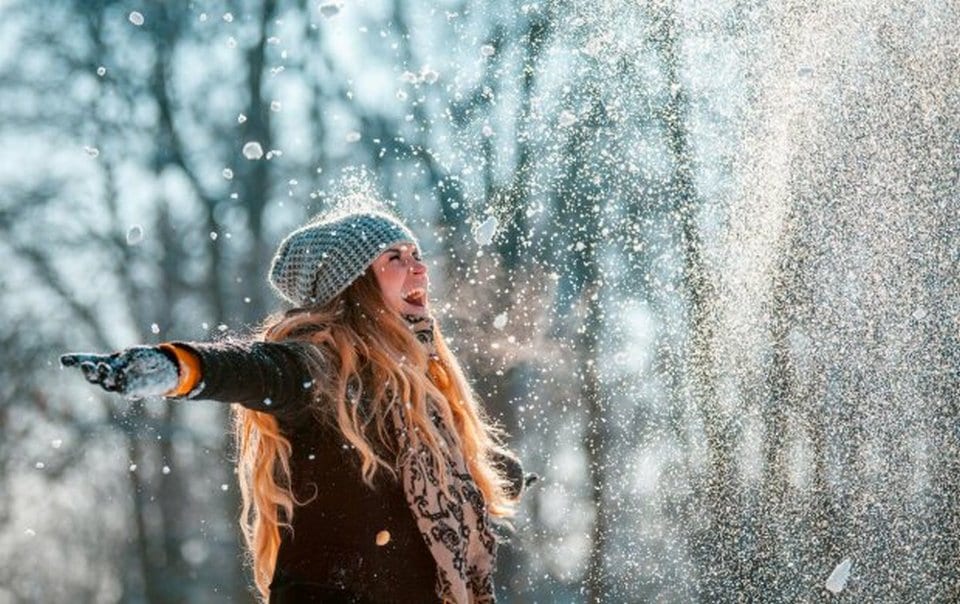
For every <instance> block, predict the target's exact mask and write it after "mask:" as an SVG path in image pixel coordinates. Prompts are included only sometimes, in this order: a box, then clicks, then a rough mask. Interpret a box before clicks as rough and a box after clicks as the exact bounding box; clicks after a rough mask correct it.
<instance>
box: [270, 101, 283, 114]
mask: <svg viewBox="0 0 960 604" xmlns="http://www.w3.org/2000/svg"><path fill="white" fill-rule="evenodd" d="M282 108H283V105H282V104H280V101H270V111H273V112H274V113H278V112H279V111H280V110H281V109H282Z"/></svg>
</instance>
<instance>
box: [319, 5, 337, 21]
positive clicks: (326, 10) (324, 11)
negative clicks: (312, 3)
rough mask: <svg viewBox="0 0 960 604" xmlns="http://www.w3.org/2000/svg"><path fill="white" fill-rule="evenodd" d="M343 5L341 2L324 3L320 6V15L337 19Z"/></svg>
mask: <svg viewBox="0 0 960 604" xmlns="http://www.w3.org/2000/svg"><path fill="white" fill-rule="evenodd" d="M342 6H343V5H342V4H340V3H339V2H324V3H323V4H321V5H320V14H321V15H323V16H324V17H326V18H327V19H329V18H330V17H335V16H336V15H337V14H339V13H340V8H341V7H342Z"/></svg>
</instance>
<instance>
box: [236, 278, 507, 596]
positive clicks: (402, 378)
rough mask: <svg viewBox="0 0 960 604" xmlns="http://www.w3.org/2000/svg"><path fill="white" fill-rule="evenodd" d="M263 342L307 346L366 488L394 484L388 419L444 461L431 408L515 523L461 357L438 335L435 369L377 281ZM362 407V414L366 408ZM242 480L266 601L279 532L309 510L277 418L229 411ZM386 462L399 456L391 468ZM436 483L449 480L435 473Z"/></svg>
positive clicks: (288, 318) (251, 554) (495, 509)
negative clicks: (297, 490) (380, 481)
mask: <svg viewBox="0 0 960 604" xmlns="http://www.w3.org/2000/svg"><path fill="white" fill-rule="evenodd" d="M258 339H262V340H263V341H267V342H284V341H286V342H297V343H309V344H312V346H298V347H297V348H298V350H301V351H302V352H303V357H304V359H305V361H306V364H307V366H308V367H309V368H310V372H311V375H312V377H313V384H312V387H313V393H314V394H315V397H314V403H313V405H314V406H315V411H316V413H315V414H314V415H315V416H316V417H317V421H325V420H326V421H329V422H330V423H331V424H332V425H333V426H334V427H335V428H337V429H338V430H339V431H340V433H341V434H342V436H343V438H344V439H345V441H346V442H347V443H349V444H350V445H352V446H353V447H354V449H355V450H356V452H357V455H358V456H359V461H360V474H361V478H362V480H363V481H364V482H365V483H367V484H368V485H370V486H371V487H372V486H373V479H374V476H375V475H376V474H377V472H378V471H380V470H383V471H385V472H387V473H388V474H390V475H392V476H393V477H396V469H397V457H398V456H399V454H400V452H399V451H397V450H396V443H395V439H394V438H393V437H392V434H393V429H392V423H391V420H390V418H389V414H391V413H396V406H397V405H401V404H402V405H405V406H406V407H407V410H408V411H407V412H406V413H403V414H400V417H402V418H403V421H404V422H405V424H406V426H405V427H406V434H407V435H408V436H409V437H410V441H411V442H410V445H411V446H413V447H414V448H416V447H418V446H420V445H421V444H422V445H425V446H427V447H428V448H429V449H430V450H431V452H432V453H433V459H434V461H435V463H436V464H437V465H438V466H439V464H440V463H441V460H442V459H443V456H442V455H441V453H440V446H439V442H438V440H437V438H438V437H437V436H436V431H435V430H434V428H433V426H432V424H431V420H430V416H429V414H428V411H427V401H428V400H432V401H433V402H434V403H435V408H436V409H437V410H438V411H439V412H440V415H441V416H442V417H443V418H444V421H446V422H447V423H448V425H449V426H452V427H453V428H455V430H454V431H451V432H454V438H455V439H457V440H458V443H457V444H459V446H460V449H461V451H462V453H463V458H464V460H466V463H467V467H468V468H469V470H470V474H471V476H472V477H473V479H474V481H475V482H476V484H477V487H478V488H479V489H480V491H481V493H483V496H484V500H485V502H486V505H487V510H488V511H489V512H490V514H491V515H493V516H497V517H507V516H512V515H513V513H514V508H515V505H516V500H515V499H511V497H510V496H509V495H507V492H508V491H507V488H506V487H507V484H506V480H505V478H504V477H503V476H502V475H501V474H500V472H499V471H498V470H497V468H496V467H495V466H494V464H493V462H492V456H493V455H494V454H495V453H498V452H501V451H503V447H502V444H501V436H502V435H501V433H500V431H499V430H498V429H497V428H495V427H493V425H492V424H491V423H490V422H489V420H488V419H487V417H486V416H485V414H484V413H483V411H482V410H481V409H480V407H479V405H477V403H476V400H475V398H474V395H473V392H472V390H471V388H470V386H469V384H468V383H467V380H466V378H465V377H464V373H463V370H462V368H461V367H460V364H459V363H458V362H457V359H456V357H454V356H453V354H452V353H451V352H450V349H449V348H448V347H447V345H446V342H445V341H444V339H443V335H442V334H441V333H440V329H439V327H437V328H436V329H435V344H436V349H437V354H438V356H439V362H437V361H430V360H429V359H428V357H427V354H426V352H425V351H424V349H423V347H422V346H421V345H420V344H419V342H418V341H417V339H416V337H415V336H414V335H413V333H412V332H411V330H410V329H409V327H408V326H407V325H406V324H405V322H404V320H403V319H402V318H401V317H399V316H398V315H397V314H396V313H394V312H391V311H388V310H387V307H386V305H385V303H384V300H383V297H382V296H381V294H380V289H379V286H378V285H377V282H376V277H375V275H374V274H373V272H372V271H371V270H368V271H367V272H366V273H365V274H364V275H363V276H362V277H360V278H359V279H357V281H355V282H354V283H353V284H352V285H351V286H350V287H349V288H347V290H346V291H345V292H344V293H343V294H341V295H339V296H338V297H337V298H336V299H334V300H333V301H331V302H329V303H327V304H325V305H322V306H316V307H303V308H295V309H293V310H290V311H288V312H286V313H283V314H279V315H274V316H271V317H268V318H267V319H266V321H265V322H264V325H263V327H262V329H261V331H260V333H259V337H258ZM361 400H362V401H363V404H362V405H361V404H357V403H359V402H360V401H361ZM232 407H233V415H234V428H235V434H236V443H237V475H238V478H239V481H240V494H241V497H242V503H243V507H242V511H241V516H240V527H241V530H242V532H243V536H244V540H245V542H246V546H247V554H248V561H249V562H250V564H251V566H252V567H253V573H254V580H255V582H256V585H257V589H258V590H259V592H260V595H261V596H262V597H263V599H264V600H267V599H268V598H269V584H270V581H271V579H272V576H273V572H274V567H275V565H276V559H277V553H278V551H279V549H280V529H281V527H285V528H286V529H289V530H292V527H291V525H290V524H291V522H292V519H293V515H294V509H295V507H296V506H297V505H303V503H304V502H301V501H298V500H296V498H295V496H294V494H293V492H292V490H291V480H290V454H291V451H292V445H291V443H290V441H289V440H288V439H287V438H286V437H285V436H284V435H283V433H282V432H281V431H280V428H279V425H278V423H277V420H276V418H275V417H274V416H272V415H270V414H267V413H262V412H258V411H253V410H251V409H247V408H245V407H242V406H241V405H239V404H234V405H233V406H232ZM383 452H388V453H391V454H392V455H393V459H385V458H384V455H383ZM437 470H438V472H437V474H438V475H439V476H444V475H445V473H444V472H442V471H440V468H439V467H437Z"/></svg>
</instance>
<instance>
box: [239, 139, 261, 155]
mask: <svg viewBox="0 0 960 604" xmlns="http://www.w3.org/2000/svg"><path fill="white" fill-rule="evenodd" d="M243 156H244V157H246V158H247V159H260V158H261V157H263V147H261V146H260V143H258V142H257V141H250V142H248V143H247V144H245V145H244V146H243Z"/></svg>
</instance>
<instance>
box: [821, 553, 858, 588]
mask: <svg viewBox="0 0 960 604" xmlns="http://www.w3.org/2000/svg"><path fill="white" fill-rule="evenodd" d="M852 565H853V561H852V560H850V558H844V559H843V562H841V563H840V564H838V565H837V567H836V568H835V569H833V572H832V573H830V576H829V577H827V584H826V586H825V587H826V588H827V591H829V592H830V593H833V594H838V593H840V592H841V591H843V588H844V587H846V586H847V579H849V578H850V566H852Z"/></svg>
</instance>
